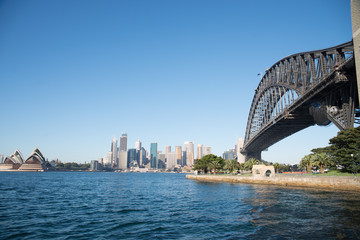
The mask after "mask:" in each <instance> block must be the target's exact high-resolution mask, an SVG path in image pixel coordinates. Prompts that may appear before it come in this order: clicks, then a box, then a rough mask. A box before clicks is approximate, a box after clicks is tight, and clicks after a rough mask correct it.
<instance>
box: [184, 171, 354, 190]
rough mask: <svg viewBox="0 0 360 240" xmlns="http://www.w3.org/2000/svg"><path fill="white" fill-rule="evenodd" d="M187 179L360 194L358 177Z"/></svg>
mask: <svg viewBox="0 0 360 240" xmlns="http://www.w3.org/2000/svg"><path fill="white" fill-rule="evenodd" d="M186 178H187V179H192V180H196V181H202V182H228V183H245V184H269V185H279V186H284V187H308V188H316V189H326V190H344V191H357V192H360V178H359V177H342V176H304V175H296V176H295V175H282V176H279V175H277V176H275V177H253V176H236V175H234V176H229V175H190V174H188V175H186Z"/></svg>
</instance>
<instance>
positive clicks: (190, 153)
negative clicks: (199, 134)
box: [184, 142, 194, 166]
mask: <svg viewBox="0 0 360 240" xmlns="http://www.w3.org/2000/svg"><path fill="white" fill-rule="evenodd" d="M184 151H185V152H186V165H188V166H192V165H194V143H193V142H184Z"/></svg>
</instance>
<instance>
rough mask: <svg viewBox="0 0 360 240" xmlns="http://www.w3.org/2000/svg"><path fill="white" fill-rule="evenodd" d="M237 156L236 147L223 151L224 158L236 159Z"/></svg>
mask: <svg viewBox="0 0 360 240" xmlns="http://www.w3.org/2000/svg"><path fill="white" fill-rule="evenodd" d="M235 158H236V151H235V149H230V150H228V151H225V152H224V153H223V159H225V160H229V159H235Z"/></svg>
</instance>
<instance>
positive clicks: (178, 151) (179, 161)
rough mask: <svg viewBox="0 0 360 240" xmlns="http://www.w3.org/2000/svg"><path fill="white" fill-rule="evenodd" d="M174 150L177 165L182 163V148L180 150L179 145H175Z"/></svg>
mask: <svg viewBox="0 0 360 240" xmlns="http://www.w3.org/2000/svg"><path fill="white" fill-rule="evenodd" d="M175 152H176V158H177V164H179V165H181V166H182V165H183V164H182V157H181V155H182V150H181V146H175Z"/></svg>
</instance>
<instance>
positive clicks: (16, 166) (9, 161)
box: [0, 148, 46, 172]
mask: <svg viewBox="0 0 360 240" xmlns="http://www.w3.org/2000/svg"><path fill="white" fill-rule="evenodd" d="M45 170H46V163H45V158H44V155H43V154H42V152H41V151H40V149H39V148H35V150H34V151H33V152H32V153H31V154H30V156H29V157H28V158H27V159H26V160H24V158H23V156H22V154H21V153H20V151H19V150H17V149H16V150H15V152H14V153H13V154H11V155H10V156H8V157H5V159H4V161H3V162H2V163H0V171H32V172H42V171H45Z"/></svg>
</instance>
